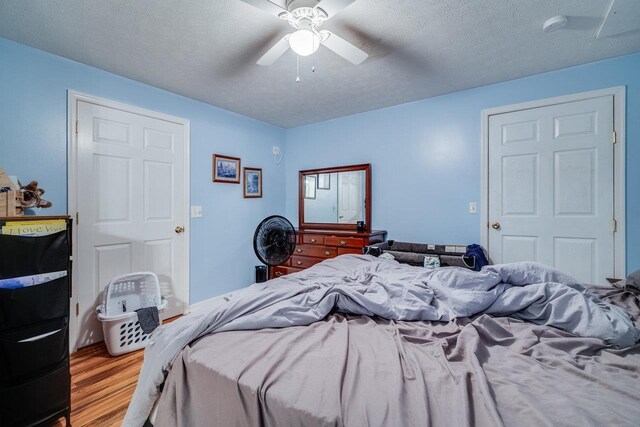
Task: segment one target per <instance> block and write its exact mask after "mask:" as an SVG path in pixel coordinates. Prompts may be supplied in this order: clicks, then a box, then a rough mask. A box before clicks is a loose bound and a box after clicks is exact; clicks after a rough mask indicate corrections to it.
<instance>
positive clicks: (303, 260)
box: [291, 255, 324, 268]
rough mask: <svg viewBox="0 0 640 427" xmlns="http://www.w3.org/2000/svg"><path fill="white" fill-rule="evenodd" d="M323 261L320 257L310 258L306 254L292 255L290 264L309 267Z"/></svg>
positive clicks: (296, 266)
mask: <svg viewBox="0 0 640 427" xmlns="http://www.w3.org/2000/svg"><path fill="white" fill-rule="evenodd" d="M322 261H324V259H322V258H311V257H306V256H295V255H294V256H292V257H291V266H292V267H295V268H309V267H311V266H312V265H316V264H317V263H319V262H322Z"/></svg>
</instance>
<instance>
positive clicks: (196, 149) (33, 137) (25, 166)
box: [0, 38, 285, 303]
mask: <svg viewBox="0 0 640 427" xmlns="http://www.w3.org/2000/svg"><path fill="white" fill-rule="evenodd" d="M67 89H72V90H76V91H79V92H82V93H86V94H90V95H94V96H99V97H104V98H108V99H111V100H115V101H119V102H123V103H127V104H130V105H135V106H139V107H143V108H148V109H151V110H155V111H159V112H163V113H167V114H171V115H174V116H178V117H182V118H185V119H188V120H190V121H191V204H193V205H202V206H203V210H204V216H203V218H198V219H192V220H191V225H190V226H189V228H188V229H189V230H190V237H191V246H190V249H191V262H190V263H191V265H190V272H191V296H190V299H191V302H192V303H193V302H198V301H201V300H204V299H207V298H210V297H213V296H215V295H219V294H221V293H224V292H227V291H230V290H233V289H237V288H239V287H242V286H246V285H248V284H250V283H253V277H254V276H253V266H254V265H256V264H258V261H257V259H256V257H255V255H254V254H253V247H252V244H251V242H252V238H253V231H254V229H255V227H256V225H257V224H258V223H259V222H260V220H261V219H262V218H264V217H265V216H267V215H271V214H282V213H283V211H284V205H285V194H284V192H283V188H284V186H285V183H284V167H283V166H284V162H283V163H282V164H280V165H276V164H274V163H273V160H272V155H271V147H272V146H273V145H281V144H282V143H283V141H284V131H283V129H281V128H278V127H275V126H270V125H267V124H265V123H262V122H259V121H256V120H253V119H250V118H247V117H244V116H241V115H238V114H234V113H231V112H228V111H225V110H222V109H220V108H216V107H213V106H211V105H208V104H204V103H201V102H198V101H194V100H192V99H188V98H184V97H182V96H178V95H175V94H172V93H170V92H166V91H163V90H161V89H157V88H154V87H151V86H148V85H144V84H141V83H138V82H135V81H132V80H128V79H125V78H122V77H119V76H116V75H114V74H110V73H107V72H105V71H101V70H98V69H95V68H92V67H89V66H86V65H82V64H79V63H77V62H73V61H69V60H67V59H64V58H61V57H58V56H55V55H51V54H49V53H45V52H42V51H39V50H36V49H32V48H30V47H27V46H24V45H21V44H17V43H14V42H11V41H8V40H6V39H2V38H0V111H2V113H1V114H0V167H2V168H4V169H5V170H7V172H9V173H10V174H12V175H17V176H18V177H19V178H21V179H22V180H23V181H29V180H32V179H35V180H38V181H39V182H40V184H41V186H42V187H43V188H44V189H45V190H46V191H47V193H46V198H47V199H48V200H50V201H52V202H53V207H52V208H51V209H47V210H42V211H41V212H40V213H41V214H64V213H66V212H67V196H66V192H67V171H66V165H67V130H66V123H67ZM212 153H220V154H228V155H232V156H236V157H241V158H242V164H243V165H244V166H254V167H262V168H263V183H264V188H263V193H264V197H263V198H262V199H243V197H242V188H241V186H240V185H232V184H218V183H215V184H214V183H212V182H211V155H212Z"/></svg>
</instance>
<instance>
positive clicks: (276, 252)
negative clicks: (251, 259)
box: [253, 215, 296, 266]
mask: <svg viewBox="0 0 640 427" xmlns="http://www.w3.org/2000/svg"><path fill="white" fill-rule="evenodd" d="M295 247H296V230H295V229H294V228H293V225H291V223H290V222H289V220H287V219H286V218H285V217H283V216H279V215H273V216H270V217H268V218H265V219H264V220H263V221H262V222H261V223H260V225H258V228H256V232H255V234H254V236H253V249H254V251H255V253H256V256H257V257H258V258H259V259H260V261H262V262H263V263H265V264H267V265H270V266H274V265H279V264H282V263H284V262H285V261H287V260H288V259H289V257H290V256H291V254H293V251H294V249H295Z"/></svg>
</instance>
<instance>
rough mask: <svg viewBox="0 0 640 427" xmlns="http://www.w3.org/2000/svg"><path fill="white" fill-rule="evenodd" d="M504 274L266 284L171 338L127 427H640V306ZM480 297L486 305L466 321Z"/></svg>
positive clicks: (326, 269) (534, 270)
mask: <svg viewBox="0 0 640 427" xmlns="http://www.w3.org/2000/svg"><path fill="white" fill-rule="evenodd" d="M354 266H355V267H354ZM354 268H355V271H356V272H354V271H352V270H353V269H354ZM493 268H494V270H492V271H493V273H495V274H496V275H497V276H496V278H495V280H494V282H495V283H493V282H492V284H490V283H489V282H490V281H488V280H481V281H479V282H478V283H482V285H481V286H480V287H478V286H479V285H478V283H476V282H475V281H477V278H478V277H484V276H482V274H483V273H484V270H483V273H475V272H469V271H465V272H464V273H463V274H462V275H460V274H459V273H457V271H458V270H461V269H440V271H441V273H438V274H435V273H433V272H431V273H426V272H425V271H424V269H421V268H419V267H410V266H400V265H398V263H396V262H394V261H384V260H378V259H376V258H373V257H370V256H354V255H348V256H343V257H338V258H336V259H334V260H329V261H325V262H324V263H322V264H318V265H317V266H315V267H312V268H311V269H309V270H305V271H303V272H300V273H296V274H294V275H290V276H287V277H289V278H288V279H284V278H283V279H276V280H273V281H270V282H267V283H266V284H261V285H254V287H256V288H254V289H253V292H245V291H242V295H241V296H238V295H237V294H236V295H231V296H229V297H228V298H227V299H226V300H224V301H222V302H221V303H220V304H219V305H218V306H217V307H215V308H212V309H211V310H210V311H209V312H208V313H202V314H200V315H198V316H199V317H198V316H196V317H197V318H198V320H193V319H191V320H189V321H182V322H180V323H183V324H182V325H179V324H178V322H173V323H172V324H170V325H168V326H167V327H163V330H161V331H160V333H159V334H158V337H157V338H156V340H155V341H154V345H152V346H151V347H150V348H149V349H148V351H147V353H146V354H145V365H144V366H143V374H142V376H141V383H139V384H138V388H137V390H136V395H135V396H134V401H133V402H132V406H131V407H130V409H129V412H128V413H127V418H126V419H125V425H141V424H142V423H141V422H140V421H141V420H144V419H145V418H146V416H147V415H148V410H149V408H150V404H153V403H154V402H155V403H156V407H157V412H156V416H155V417H154V420H153V421H154V425H155V426H158V427H161V426H196V425H197V426H200V425H216V426H227V425H239V426H244V425H277V426H288V425H290V426H300V425H304V426H327V425H335V426H341V425H346V426H354V425H355V426H360V425H384V426H404V425H407V426H412V425H420V426H423V425H434V426H440V425H446V426H465V425H481V426H483V425H487V426H500V425H506V426H510V425H553V426H556V425H629V426H637V425H639V424H640V386H638V384H640V345H639V344H638V339H639V338H640V333H639V332H638V330H637V328H638V327H639V326H640V324H639V323H638V322H639V320H638V318H639V316H640V305H639V298H638V295H637V294H636V293H634V292H632V291H629V290H625V289H619V288H615V287H613V288H612V287H608V288H592V289H590V290H586V289H585V288H583V287H581V286H579V285H577V284H575V283H572V280H571V279H570V278H569V277H567V276H564V275H562V274H561V273H559V272H554V271H550V270H548V269H544V268H542V267H541V266H538V265H526V266H522V265H521V266H517V267H504V268H502V267H497V268H496V267H493ZM364 271H368V272H369V273H370V274H364V273H363V272H364ZM387 272H392V273H393V274H391V273H389V274H387ZM398 274H400V276H398ZM449 276H451V278H450V277H449ZM390 277H393V278H398V277H400V278H401V279H403V280H404V281H406V282H408V283H411V284H412V285H415V286H414V287H412V286H406V283H400V282H402V281H393V280H390ZM487 277H493V276H491V275H489V276H487ZM416 278H418V280H416ZM533 278H535V279H533ZM376 280H378V281H377V282H376ZM319 282H321V283H322V284H321V285H318V283H319ZM345 282H349V283H348V284H346V285H344V284H345ZM525 282H530V283H525ZM426 283H428V284H429V286H425V284H426ZM518 283H520V284H518ZM443 284H444V285H446V286H443ZM343 285H344V286H343ZM503 285H505V286H503ZM456 286H457V287H458V288H457V289H454V290H453V291H450V289H451V288H455V287H456ZM380 287H382V288H383V289H384V290H385V292H382V293H381V292H379V291H380V290H379V289H378V288H380ZM372 288H374V289H375V290H374V291H372ZM424 288H427V290H431V291H433V295H431V294H429V293H428V292H427V291H424V292H427V293H420V292H421V291H423V290H424ZM309 289H311V290H309ZM397 290H400V292H395V291H397ZM470 291H471V292H473V293H474V294H473V295H474V298H476V299H477V300H478V301H481V302H482V303H483V304H484V305H483V304H480V305H478V304H475V305H474V306H473V307H471V309H470V308H469V307H468V304H465V305H464V307H457V305H458V304H459V301H458V300H457V299H456V298H457V297H461V298H462V297H466V298H469V293H468V292H470ZM512 291H513V292H512ZM394 292H395V293H394ZM510 292H512V293H511V295H509V293H510ZM369 293H372V295H368V294H369ZM245 294H247V295H245ZM276 294H277V296H274V295H276ZM249 295H250V296H251V298H249ZM381 295H383V296H384V297H385V298H386V299H387V301H386V302H385V300H383V299H380V297H381ZM429 295H431V296H432V297H433V299H432V300H430V301H428V300H429ZM488 295H489V296H491V297H492V298H488V299H487V296H488ZM596 295H597V296H599V297H600V298H596ZM414 297H415V301H419V302H424V301H428V304H427V306H428V307H433V306H434V305H435V306H436V310H435V311H433V312H431V311H428V310H426V309H425V307H426V306H420V307H418V308H416V307H415V303H413V302H414ZM359 298H363V301H359ZM241 300H242V301H244V302H242V303H239V301H241ZM365 300H366V301H365ZM283 301H287V303H286V304H283ZM326 301H329V302H328V303H326V304H325V302H326ZM407 301H411V302H412V303H411V304H408V305H407V304H406V303H407ZM234 302H235V305H234ZM356 302H357V304H356ZM387 302H390V304H387ZM476 302H477V301H476ZM329 303H331V304H329ZM374 303H375V304H374ZM376 304H377V305H376ZM403 304H405V305H403ZM241 306H242V308H240V307H241ZM389 307H393V309H394V310H392V311H388V310H389ZM452 307H453V308H452ZM505 307H511V308H510V309H511V310H514V311H512V312H509V310H508V309H506V308H505ZM385 310H386V311H385ZM425 310H426V311H425ZM456 310H461V311H465V310H471V311H474V312H476V314H473V315H469V316H460V315H459V314H460V312H456ZM239 313H240V314H239ZM506 313H509V315H508V316H507V315H506ZM380 314H383V315H380ZM399 314H400V315H399ZM432 316H438V317H437V321H434V320H415V319H416V318H429V317H432ZM187 317H189V316H187ZM234 322H235V323H234ZM174 324H178V327H177V328H175V329H172V328H171V325H174ZM264 325H270V326H272V327H262V326H264ZM283 326H288V327H283ZM211 332H216V333H211ZM193 337H195V338H193ZM191 338H193V339H191ZM180 340H184V343H185V345H182V344H180V343H178V341H180ZM161 343H163V344H161ZM174 347H175V348H178V349H179V350H173V349H172V350H170V351H168V349H170V348H174ZM158 367H160V371H161V372H160V374H159V373H158ZM154 387H155V389H158V390H155V389H154ZM159 388H162V393H161V394H160V397H159V398H158V397H157V396H158V394H159V393H154V390H155V391H159ZM145 412H146V414H145Z"/></svg>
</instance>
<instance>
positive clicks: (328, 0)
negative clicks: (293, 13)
mask: <svg viewBox="0 0 640 427" xmlns="http://www.w3.org/2000/svg"><path fill="white" fill-rule="evenodd" d="M354 1H355V0H322V1H321V2H320V3H318V4H317V5H315V7H316V8H320V9H322V10H324V11H325V12H326V13H327V16H328V17H329V18H331V17H332V16H333V15H335V14H336V13H338V12H340V11H341V10H342V9H344V8H345V7H347V6H349V5H350V4H351V3H353V2H354Z"/></svg>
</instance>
